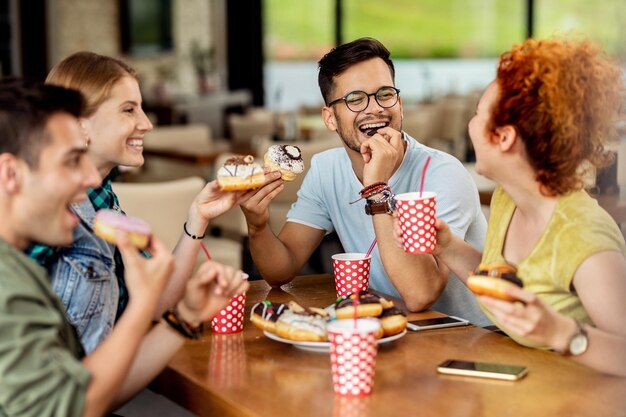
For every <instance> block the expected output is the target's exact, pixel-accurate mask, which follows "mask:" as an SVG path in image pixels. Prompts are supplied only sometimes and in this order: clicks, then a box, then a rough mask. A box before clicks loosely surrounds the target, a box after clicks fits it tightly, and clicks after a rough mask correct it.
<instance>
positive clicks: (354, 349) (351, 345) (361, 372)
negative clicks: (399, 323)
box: [327, 319, 380, 397]
mask: <svg viewBox="0 0 626 417" xmlns="http://www.w3.org/2000/svg"><path fill="white" fill-rule="evenodd" d="M327 330H328V338H329V339H330V363H331V369H332V373H333V388H334V390H335V394H337V395H344V396H357V397H358V396H366V395H369V394H371V393H372V388H373V386H374V370H375V367H376V352H377V351H378V344H377V343H376V333H377V332H378V331H379V330H380V323H379V322H378V321H376V320H364V319H359V320H356V326H355V321H354V320H335V321H331V322H330V323H328V329H327Z"/></svg>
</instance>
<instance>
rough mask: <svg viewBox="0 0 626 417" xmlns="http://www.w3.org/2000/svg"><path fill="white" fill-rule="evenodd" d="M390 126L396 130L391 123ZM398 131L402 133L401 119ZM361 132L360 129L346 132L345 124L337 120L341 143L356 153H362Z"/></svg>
mask: <svg viewBox="0 0 626 417" xmlns="http://www.w3.org/2000/svg"><path fill="white" fill-rule="evenodd" d="M389 126H390V127H391V128H393V129H395V126H392V124H391V123H390V124H389ZM397 130H398V131H400V132H402V119H400V126H399V129H397ZM359 132H360V130H359V129H358V128H356V127H355V128H354V129H348V130H346V131H344V129H343V124H342V123H341V119H339V118H337V133H338V134H339V137H340V138H341V141H342V142H343V143H344V144H345V145H346V146H347V147H348V148H349V149H352V150H353V151H354V152H356V153H361V144H360V143H359V139H358V137H359Z"/></svg>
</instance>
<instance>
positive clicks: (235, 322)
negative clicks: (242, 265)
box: [211, 274, 248, 334]
mask: <svg viewBox="0 0 626 417" xmlns="http://www.w3.org/2000/svg"><path fill="white" fill-rule="evenodd" d="M244 279H248V275H247V274H244ZM245 307H246V293H242V294H238V295H236V296H234V297H233V298H232V299H231V300H230V302H229V303H228V305H227V306H226V307H224V308H223V309H222V310H221V311H220V312H219V313H217V314H216V315H215V316H214V317H213V319H212V320H211V328H212V329H213V333H219V334H230V333H239V332H241V331H243V319H244V314H243V310H244V308H245Z"/></svg>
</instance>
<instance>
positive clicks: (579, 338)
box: [569, 333, 589, 355]
mask: <svg viewBox="0 0 626 417" xmlns="http://www.w3.org/2000/svg"><path fill="white" fill-rule="evenodd" d="M588 343H589V341H588V340H587V336H586V335H584V334H582V333H579V334H577V335H576V336H574V338H573V339H572V340H571V341H570V344H569V351H570V353H571V354H572V355H581V354H583V353H585V351H586V350H587V345H588Z"/></svg>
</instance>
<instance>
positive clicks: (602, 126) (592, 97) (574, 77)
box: [491, 39, 623, 195]
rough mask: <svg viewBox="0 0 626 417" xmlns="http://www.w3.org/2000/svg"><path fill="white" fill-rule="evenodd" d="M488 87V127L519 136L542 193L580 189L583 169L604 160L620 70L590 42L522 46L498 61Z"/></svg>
mask: <svg viewBox="0 0 626 417" xmlns="http://www.w3.org/2000/svg"><path fill="white" fill-rule="evenodd" d="M496 81H497V84H498V87H499V89H500V94H499V98H498V102H497V103H496V104H495V105H494V106H493V109H492V115H491V117H492V119H491V120H492V123H493V125H494V127H497V126H505V125H511V126H513V127H514V128H515V129H516V130H517V132H518V133H519V134H520V136H521V140H522V141H523V143H524V145H525V148H526V153H527V155H528V159H529V162H530V164H531V165H532V167H533V168H534V170H535V172H536V173H537V177H536V178H537V181H539V183H540V184H541V185H542V189H543V192H544V193H546V194H548V195H563V194H567V193H568V192H571V191H574V190H578V189H581V188H582V186H583V181H582V177H583V175H584V170H583V169H582V164H583V162H585V161H588V162H589V163H591V165H593V166H595V167H602V166H604V165H606V164H607V163H609V162H610V161H611V156H610V155H609V154H608V153H607V152H605V149H604V145H605V143H606V141H607V140H608V139H609V138H610V136H611V134H612V133H613V131H614V128H615V123H616V121H617V118H618V114H619V103H620V100H621V98H620V94H621V91H622V88H623V86H622V83H621V71H620V69H619V68H618V67H617V65H616V64H615V63H614V62H613V61H612V60H611V59H610V58H609V57H608V55H606V54H605V53H604V52H602V50H601V49H600V48H599V47H598V46H597V45H596V44H595V43H593V42H591V41H588V40H582V41H581V40H559V39H550V40H533V39H529V40H527V41H525V42H524V43H522V44H520V45H516V46H514V47H513V49H511V50H510V51H508V52H505V53H504V54H502V55H501V57H500V63H499V65H498V73H497V78H496Z"/></svg>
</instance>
